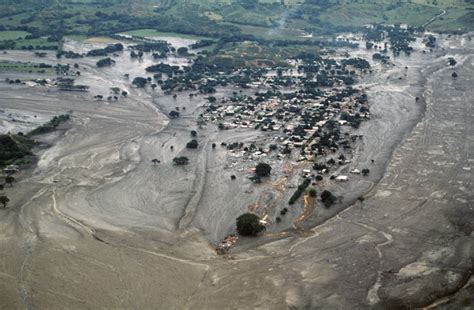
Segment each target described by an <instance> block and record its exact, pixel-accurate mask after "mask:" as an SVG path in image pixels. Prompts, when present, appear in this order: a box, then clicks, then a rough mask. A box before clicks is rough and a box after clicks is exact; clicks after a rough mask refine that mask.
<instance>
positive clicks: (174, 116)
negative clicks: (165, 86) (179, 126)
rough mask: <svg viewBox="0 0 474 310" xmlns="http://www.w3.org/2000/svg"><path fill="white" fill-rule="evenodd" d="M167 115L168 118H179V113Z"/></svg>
mask: <svg viewBox="0 0 474 310" xmlns="http://www.w3.org/2000/svg"><path fill="white" fill-rule="evenodd" d="M168 115H169V117H170V118H178V117H179V112H176V111H171V112H170V113H168Z"/></svg>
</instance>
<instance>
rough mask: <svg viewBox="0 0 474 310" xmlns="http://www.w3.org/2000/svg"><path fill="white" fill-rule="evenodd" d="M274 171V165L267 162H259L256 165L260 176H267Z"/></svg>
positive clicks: (256, 170) (257, 173)
mask: <svg viewBox="0 0 474 310" xmlns="http://www.w3.org/2000/svg"><path fill="white" fill-rule="evenodd" d="M271 172H272V167H271V166H270V165H269V164H266V163H259V164H258V165H257V167H255V174H256V175H257V176H258V177H260V178H263V177H267V176H269V175H270V173H271Z"/></svg>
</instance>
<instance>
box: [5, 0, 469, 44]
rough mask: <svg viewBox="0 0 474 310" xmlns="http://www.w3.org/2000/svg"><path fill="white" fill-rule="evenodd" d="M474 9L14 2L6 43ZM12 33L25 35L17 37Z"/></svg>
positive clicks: (208, 0) (319, 23)
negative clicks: (147, 29) (144, 29)
mask: <svg viewBox="0 0 474 310" xmlns="http://www.w3.org/2000/svg"><path fill="white" fill-rule="evenodd" d="M469 2H471V3H469ZM473 10H474V3H472V1H462V0H450V1H436V0H433V1H431V0H426V1H423V0H413V1H406V2H405V1H404V2H402V1H368V0H367V1H366V0H359V1H346V0H334V1H323V0H304V1H303V0H301V1H300V0H283V1H281V0H259V1H254V0H178V1H171V0H139V1H117V0H101V1H98V0H95V1H92V0H75V1H63V0H58V1H50V0H43V1H21V2H18V1H11V0H8V1H6V3H5V1H4V2H3V4H0V12H2V13H1V14H0V47H1V48H23V49H25V48H27V49H33V48H46V49H55V48H57V45H58V42H60V40H61V38H63V36H66V35H85V36H89V37H94V36H111V35H114V34H116V33H118V32H124V31H129V30H136V29H142V28H151V29H157V30H160V31H170V32H178V33H185V34H194V35H205V36H211V37H222V36H228V35H235V34H251V35H253V36H256V37H263V38H270V39H280V40H285V39H289V38H291V39H294V38H295V37H301V35H302V34H303V33H307V34H308V33H310V34H313V35H334V34H335V33H338V32H342V31H347V30H353V29H354V27H360V26H363V25H365V24H368V23H385V24H394V23H405V24H410V25H413V26H422V25H424V24H425V23H426V22H427V21H429V20H430V19H431V18H432V17H434V16H436V15H438V14H440V13H443V12H444V11H446V13H445V14H444V15H443V16H440V18H438V19H437V20H435V21H434V22H433V23H431V24H430V25H428V27H429V28H431V29H433V30H435V31H469V30H473V29H474V22H473V17H472V14H473ZM12 31H23V32H24V35H23V36H20V37H18V38H14V39H12V38H11V34H12V33H11V32H12Z"/></svg>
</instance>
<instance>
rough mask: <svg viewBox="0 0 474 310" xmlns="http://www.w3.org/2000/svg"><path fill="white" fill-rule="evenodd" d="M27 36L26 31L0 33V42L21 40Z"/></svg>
mask: <svg viewBox="0 0 474 310" xmlns="http://www.w3.org/2000/svg"><path fill="white" fill-rule="evenodd" d="M29 34H30V33H29V32H26V31H0V41H5V40H18V39H23V38H24V37H26V36H27V35H29Z"/></svg>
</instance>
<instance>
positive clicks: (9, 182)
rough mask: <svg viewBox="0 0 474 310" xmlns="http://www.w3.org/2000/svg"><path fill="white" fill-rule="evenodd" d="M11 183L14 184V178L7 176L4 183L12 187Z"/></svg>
mask: <svg viewBox="0 0 474 310" xmlns="http://www.w3.org/2000/svg"><path fill="white" fill-rule="evenodd" d="M13 182H15V178H14V177H12V176H10V175H9V176H7V177H6V178H5V183H6V184H10V186H13Z"/></svg>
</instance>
